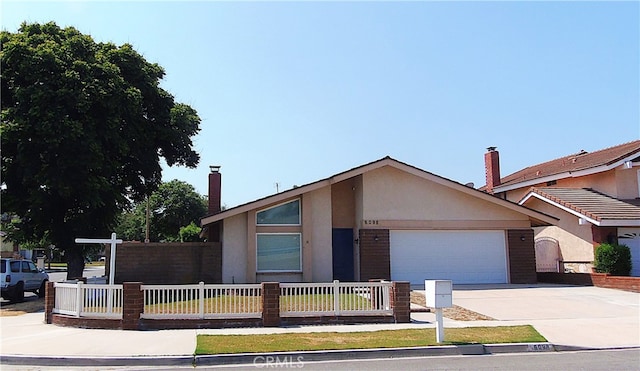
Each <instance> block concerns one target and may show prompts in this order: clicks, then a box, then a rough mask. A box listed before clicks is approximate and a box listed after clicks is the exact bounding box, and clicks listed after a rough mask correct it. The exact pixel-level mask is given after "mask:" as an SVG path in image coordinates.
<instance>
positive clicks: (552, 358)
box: [167, 348, 640, 371]
mask: <svg viewBox="0 0 640 371" xmlns="http://www.w3.org/2000/svg"><path fill="white" fill-rule="evenodd" d="M268 361H270V362H268ZM219 368H225V369H241V370H255V369H284V368H288V369H295V368H300V369H304V370H327V369H334V370H368V371H372V370H406V371H418V370H523V371H524V370H558V371H560V370H563V371H564V370H607V371H609V370H619V371H623V370H638V369H639V368H640V348H634V349H621V350H597V351H576V352H548V353H547V352H545V353H509V354H496V355H480V356H436V357H415V358H393V359H367V360H342V361H326V362H309V363H305V362H304V359H298V358H297V357H296V356H293V357H292V358H290V359H280V360H278V359H274V360H267V359H265V357H257V358H256V360H255V362H254V364H252V365H241V366H217V367H197V369H202V370H213V369H219ZM167 370H168V369H167Z"/></svg>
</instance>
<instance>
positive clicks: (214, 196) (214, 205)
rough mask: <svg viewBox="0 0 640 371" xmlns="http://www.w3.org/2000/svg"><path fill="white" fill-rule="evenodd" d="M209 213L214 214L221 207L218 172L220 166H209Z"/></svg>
mask: <svg viewBox="0 0 640 371" xmlns="http://www.w3.org/2000/svg"><path fill="white" fill-rule="evenodd" d="M209 169H211V172H210V173H209V210H208V211H209V214H215V213H218V212H220V210H221V209H222V203H221V198H220V197H221V190H222V175H221V174H220V166H213V165H212V166H209Z"/></svg>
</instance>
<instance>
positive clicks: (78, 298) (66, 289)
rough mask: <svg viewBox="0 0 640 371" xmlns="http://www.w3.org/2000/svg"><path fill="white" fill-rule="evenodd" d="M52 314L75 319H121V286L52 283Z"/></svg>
mask: <svg viewBox="0 0 640 371" xmlns="http://www.w3.org/2000/svg"><path fill="white" fill-rule="evenodd" d="M54 287H55V290H56V300H55V306H54V309H53V313H58V314H66V315H70V316H75V317H96V318H114V319H121V318H122V285H95V284H85V283H82V282H78V283H65V282H56V283H54Z"/></svg>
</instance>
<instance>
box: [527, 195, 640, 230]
mask: <svg viewBox="0 0 640 371" xmlns="http://www.w3.org/2000/svg"><path fill="white" fill-rule="evenodd" d="M531 192H533V193H535V194H538V195H540V196H542V197H543V198H545V199H547V200H549V201H552V202H555V203H557V204H560V205H562V206H564V207H566V208H568V209H571V210H573V211H576V212H578V213H580V214H581V215H584V216H586V217H588V218H591V219H593V220H596V221H599V222H601V221H603V220H640V206H637V205H633V204H632V203H629V202H625V201H622V200H618V199H616V198H613V197H609V196H607V195H605V194H603V193H600V192H597V191H594V190H593V189H590V188H535V187H534V188H531ZM525 198H526V197H525Z"/></svg>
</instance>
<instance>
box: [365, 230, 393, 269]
mask: <svg viewBox="0 0 640 371" xmlns="http://www.w3.org/2000/svg"><path fill="white" fill-rule="evenodd" d="M376 238H377V240H376ZM358 241H359V244H360V281H368V280H371V279H385V280H390V279H391V259H390V253H391V250H390V243H389V230H388V229H361V230H360V235H359V236H358Z"/></svg>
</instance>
